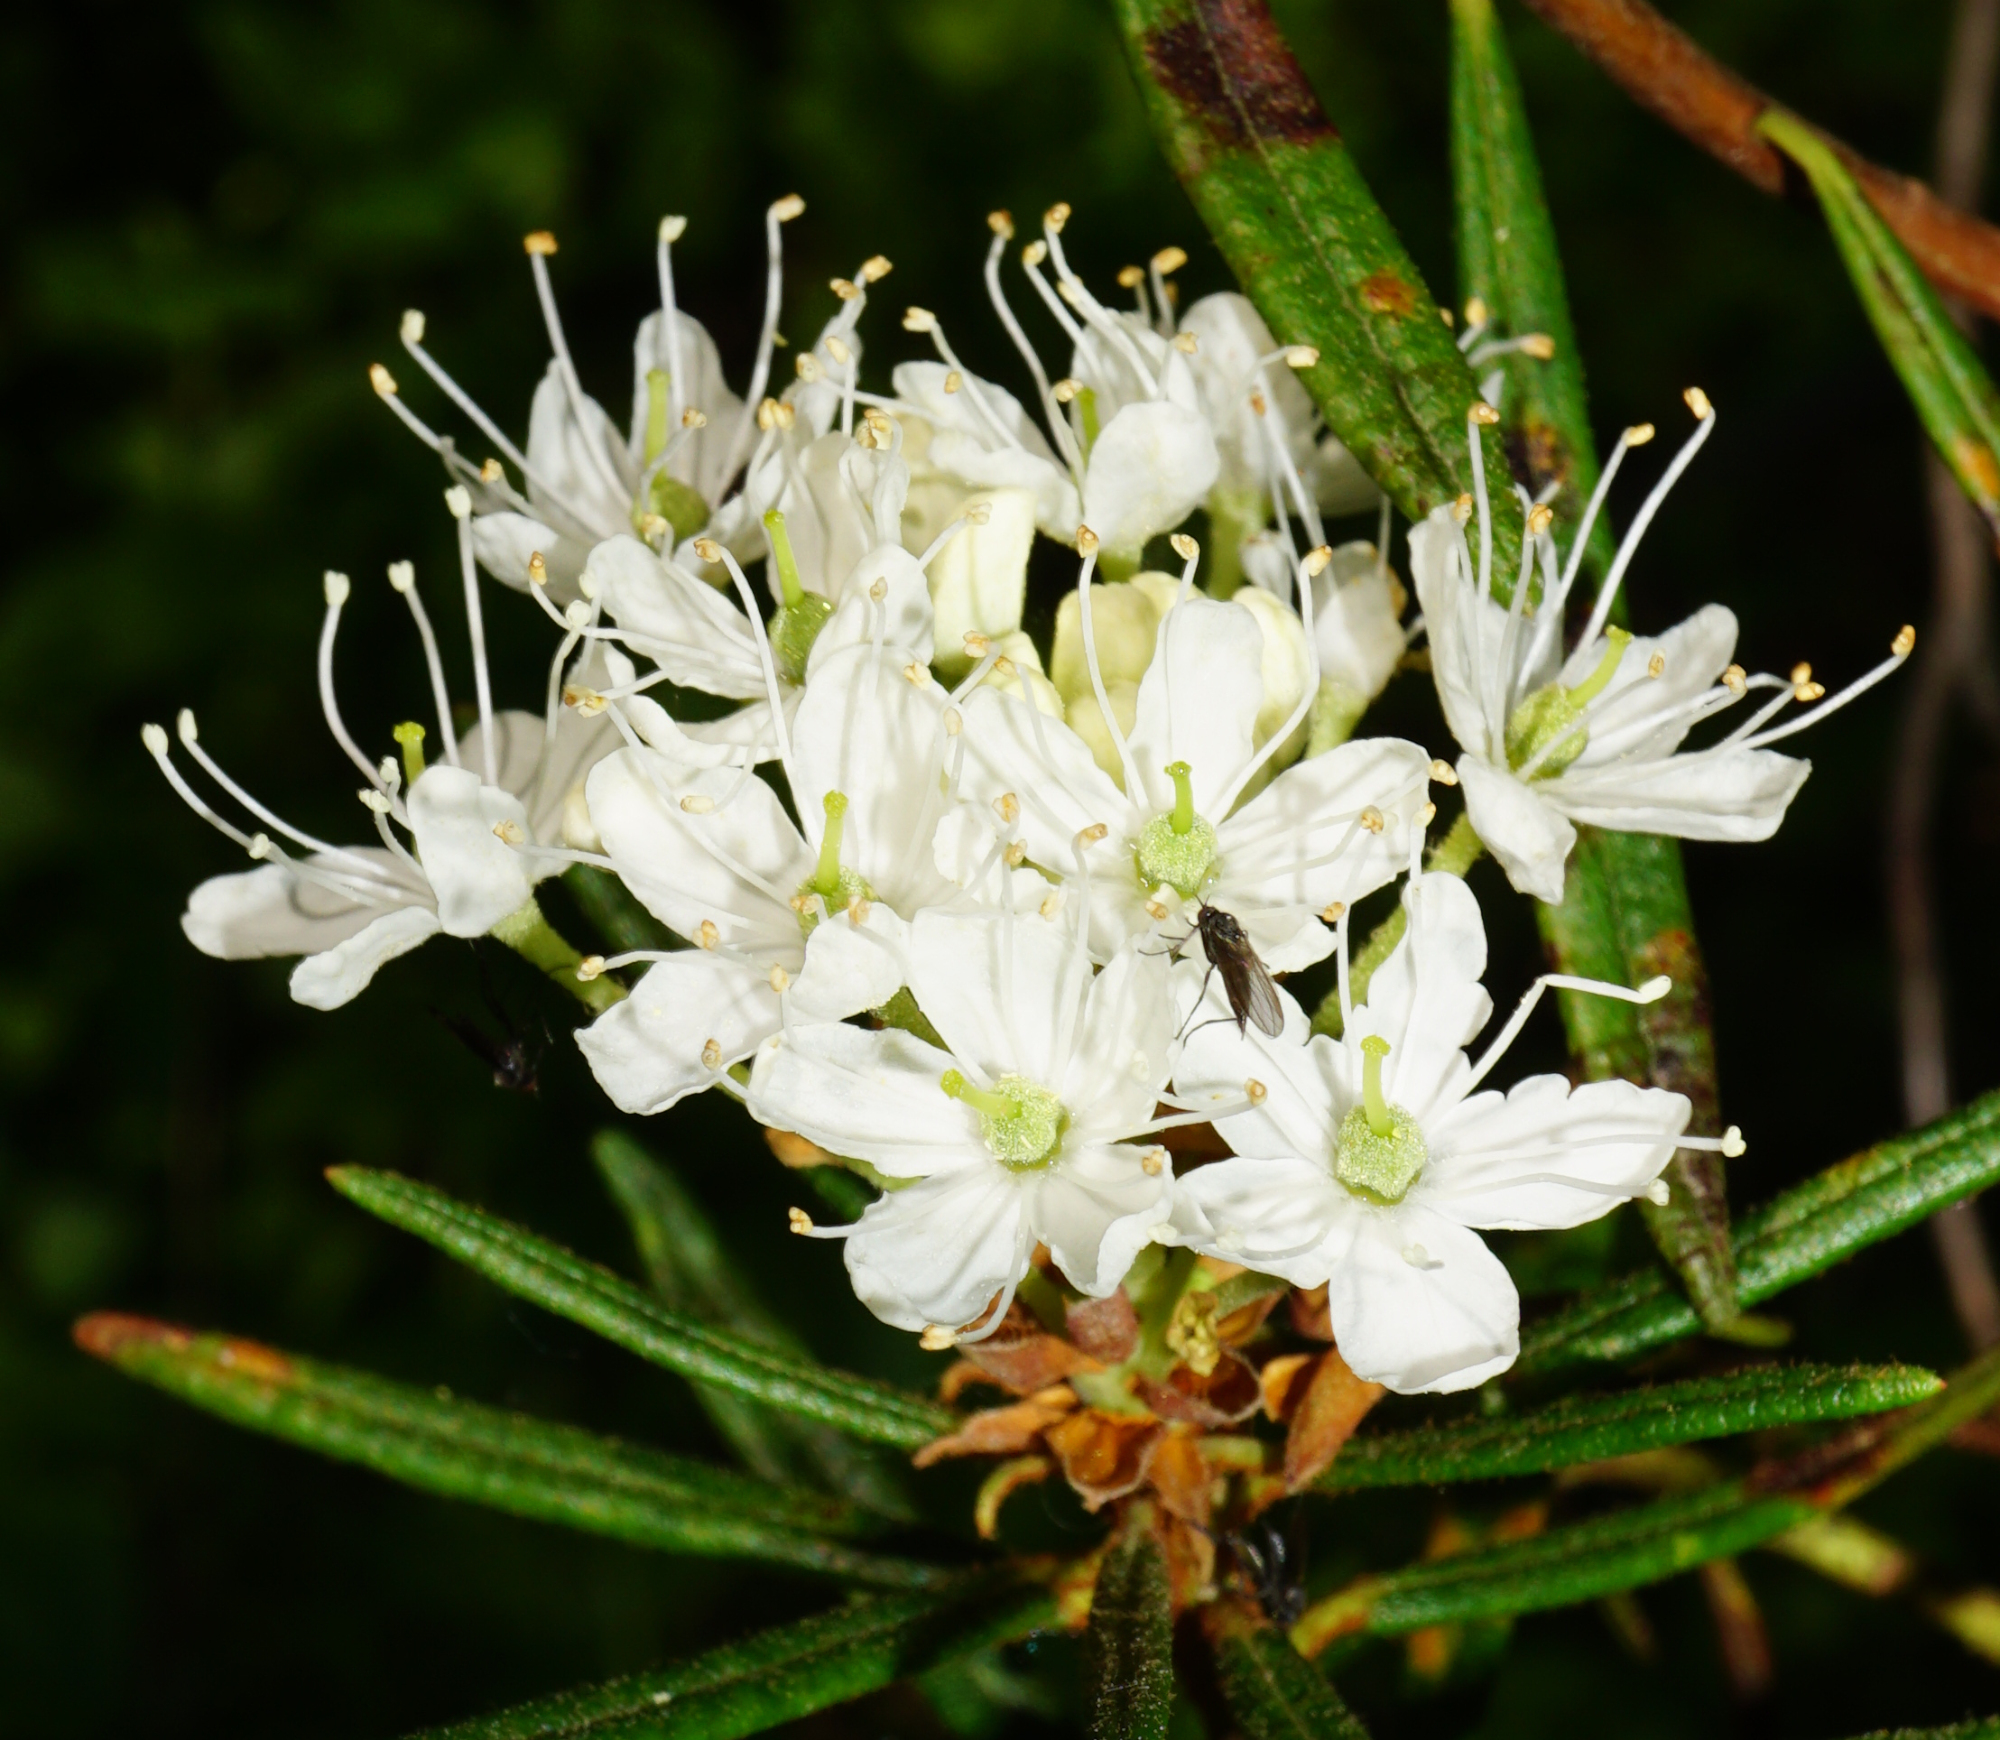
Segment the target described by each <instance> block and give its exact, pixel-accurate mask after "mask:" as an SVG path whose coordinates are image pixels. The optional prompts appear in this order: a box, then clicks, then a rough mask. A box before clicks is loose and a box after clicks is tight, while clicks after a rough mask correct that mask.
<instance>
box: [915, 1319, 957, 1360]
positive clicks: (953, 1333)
mask: <svg viewBox="0 0 2000 1740" xmlns="http://www.w3.org/2000/svg"><path fill="white" fill-rule="evenodd" d="M917 1345H918V1346H919V1347H921V1348H922V1349H923V1350H924V1352H926V1353H943V1352H944V1351H945V1350H946V1349H947V1348H952V1347H956V1346H957V1345H958V1331H957V1330H955V1329H946V1328H945V1327H944V1326H943V1325H942V1324H938V1323H926V1324H925V1325H924V1332H923V1334H921V1335H920V1336H918V1337H917Z"/></svg>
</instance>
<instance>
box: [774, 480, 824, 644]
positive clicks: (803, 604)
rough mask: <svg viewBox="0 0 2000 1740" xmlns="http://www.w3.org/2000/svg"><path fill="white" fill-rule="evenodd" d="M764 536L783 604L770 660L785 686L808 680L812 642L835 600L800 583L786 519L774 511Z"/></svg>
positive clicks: (775, 614) (779, 609)
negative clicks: (807, 669)
mask: <svg viewBox="0 0 2000 1740" xmlns="http://www.w3.org/2000/svg"><path fill="white" fill-rule="evenodd" d="M764 533H765V535H766V536H767V537H768V538H769V539H770V540H771V563H772V566H773V567H774V568H775V569H776V570H777V574H778V595H779V598H780V599H781V600H782V602H781V603H780V604H779V605H778V608H777V610H776V612H775V613H774V614H773V615H772V617H771V621H770V630H771V657H772V659H773V661H774V662H775V663H776V664H777V667H778V674H779V675H780V676H782V677H783V678H784V679H785V681H786V682H788V683H792V684H798V683H803V682H804V681H805V680H806V660H807V659H808V658H810V657H811V656H812V649H813V642H814V641H816V640H818V639H819V631H820V630H821V629H823V628H824V627H826V619H827V618H828V617H829V616H831V615H832V614H833V600H832V599H830V598H822V597H821V596H820V595H819V594H818V593H817V592H808V591H807V590H806V589H805V584H804V582H802V581H801V580H800V579H799V561H798V557H797V556H795V555H794V554H793V553H792V535H791V533H790V532H788V531H786V530H785V516H784V515H783V514H782V513H780V512H779V511H778V509H776V508H772V509H771V510H770V512H769V513H767V514H765V516H764Z"/></svg>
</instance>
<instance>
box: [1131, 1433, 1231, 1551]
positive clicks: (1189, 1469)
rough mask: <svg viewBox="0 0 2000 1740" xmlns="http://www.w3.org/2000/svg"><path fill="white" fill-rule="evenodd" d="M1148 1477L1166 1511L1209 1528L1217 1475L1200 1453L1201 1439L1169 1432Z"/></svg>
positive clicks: (1189, 1434) (1163, 1439) (1154, 1452)
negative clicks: (1209, 1516)
mask: <svg viewBox="0 0 2000 1740" xmlns="http://www.w3.org/2000/svg"><path fill="white" fill-rule="evenodd" d="M1147 1477H1148V1478H1149V1479H1150V1480H1151V1481H1152V1483H1153V1491H1154V1492H1155V1493H1157V1494H1158V1495H1159V1500H1160V1506H1161V1508H1162V1509H1163V1510H1167V1511H1169V1512H1171V1513H1172V1514H1173V1515H1175V1516H1177V1517H1179V1518H1180V1519H1181V1520H1182V1521H1183V1522H1190V1523H1194V1524H1196V1525H1197V1526H1199V1527H1201V1528H1206V1527H1208V1515H1209V1509H1210V1503H1211V1500H1212V1498H1213V1495H1214V1489H1215V1472H1214V1470H1213V1469H1211V1468H1210V1467H1209V1465H1208V1459H1207V1458H1206V1457H1205V1456H1203V1455H1202V1453H1201V1442H1200V1440H1199V1439H1197V1438H1195V1437H1194V1436H1193V1435H1192V1434H1191V1433H1187V1432H1169V1433H1168V1434H1167V1435H1166V1436H1165V1437H1164V1438H1162V1439H1161V1440H1160V1442H1159V1445H1158V1446H1157V1448H1155V1450H1154V1451H1153V1463H1152V1466H1151V1467H1150V1468H1149V1469H1148V1470H1147Z"/></svg>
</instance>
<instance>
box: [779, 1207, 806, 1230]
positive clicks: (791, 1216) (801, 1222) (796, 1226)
mask: <svg viewBox="0 0 2000 1740" xmlns="http://www.w3.org/2000/svg"><path fill="white" fill-rule="evenodd" d="M785 1224H786V1225H787V1226H789V1227H790V1228H791V1229H792V1231H793V1232H795V1233H809V1232H811V1231H812V1229H813V1217H812V1216H811V1215H809V1214H807V1213H806V1211H805V1210H804V1209H802V1208H788V1209H786V1210H785Z"/></svg>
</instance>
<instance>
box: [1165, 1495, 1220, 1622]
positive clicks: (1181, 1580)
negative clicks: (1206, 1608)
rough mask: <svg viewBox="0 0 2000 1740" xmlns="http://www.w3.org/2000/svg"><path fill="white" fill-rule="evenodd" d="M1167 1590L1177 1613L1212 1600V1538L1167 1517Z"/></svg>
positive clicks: (1208, 1534)
mask: <svg viewBox="0 0 2000 1740" xmlns="http://www.w3.org/2000/svg"><path fill="white" fill-rule="evenodd" d="M1166 1536H1167V1591H1168V1599H1169V1600H1170V1601H1171V1602H1172V1604H1173V1610H1174V1611H1175V1612H1176V1613H1184V1612H1186V1611H1187V1609H1188V1608H1190V1607H1193V1606H1197V1605H1199V1604H1200V1603H1202V1602H1205V1601H1212V1600H1214V1599H1215V1537H1214V1536H1213V1535H1211V1534H1210V1533H1209V1532H1208V1531H1207V1530H1206V1529H1205V1528H1198V1527H1196V1526H1195V1525H1194V1524H1192V1523H1187V1522H1183V1521H1181V1520H1180V1518H1178V1517H1169V1518H1168V1519H1167V1527H1166Z"/></svg>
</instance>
